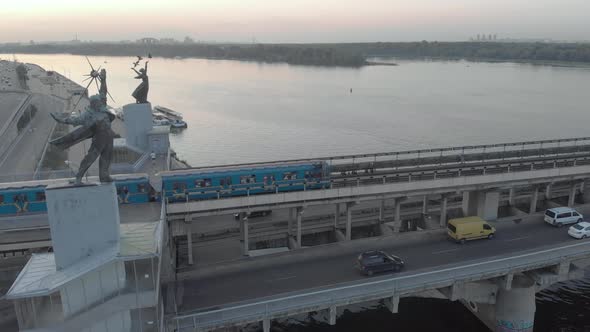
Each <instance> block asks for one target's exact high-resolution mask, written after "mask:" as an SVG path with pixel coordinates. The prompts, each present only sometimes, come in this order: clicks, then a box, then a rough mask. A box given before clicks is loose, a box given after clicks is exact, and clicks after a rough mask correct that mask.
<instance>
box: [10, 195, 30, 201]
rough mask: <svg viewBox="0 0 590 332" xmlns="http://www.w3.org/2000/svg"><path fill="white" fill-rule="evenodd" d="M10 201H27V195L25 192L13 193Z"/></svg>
mask: <svg viewBox="0 0 590 332" xmlns="http://www.w3.org/2000/svg"><path fill="white" fill-rule="evenodd" d="M12 201H13V202H15V203H20V202H28V201H29V199H28V198H27V195H25V194H17V195H14V197H12Z"/></svg>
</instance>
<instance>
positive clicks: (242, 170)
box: [160, 161, 330, 202]
mask: <svg viewBox="0 0 590 332" xmlns="http://www.w3.org/2000/svg"><path fill="white" fill-rule="evenodd" d="M160 175H161V176H162V193H161V197H163V198H164V199H166V200H167V201H168V202H180V201H189V200H203V199H214V198H222V197H234V196H246V195H256V194H265V193H275V192H287V191H298V190H309V189H322V188H328V187H329V186H330V169H329V165H328V163H326V162H325V161H307V162H281V163H263V164H253V165H242V166H218V167H207V168H194V169H184V170H175V171H167V172H161V173H160Z"/></svg>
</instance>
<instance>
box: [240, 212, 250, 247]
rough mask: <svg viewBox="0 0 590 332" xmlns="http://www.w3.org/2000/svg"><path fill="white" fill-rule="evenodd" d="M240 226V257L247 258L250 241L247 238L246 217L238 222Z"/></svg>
mask: <svg viewBox="0 0 590 332" xmlns="http://www.w3.org/2000/svg"><path fill="white" fill-rule="evenodd" d="M240 226H241V227H240V230H241V231H242V255H244V256H248V255H249V254H250V240H249V238H248V237H249V235H248V231H249V226H248V217H244V218H243V219H242V220H241V221H240Z"/></svg>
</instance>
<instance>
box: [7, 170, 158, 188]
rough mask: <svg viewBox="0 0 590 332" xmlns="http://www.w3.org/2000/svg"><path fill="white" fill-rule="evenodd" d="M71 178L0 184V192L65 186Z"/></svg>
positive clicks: (133, 177) (92, 178) (91, 178)
mask: <svg viewBox="0 0 590 332" xmlns="http://www.w3.org/2000/svg"><path fill="white" fill-rule="evenodd" d="M112 178H113V179H114V180H115V181H124V180H137V179H143V178H146V179H147V178H148V175H147V174H145V173H136V174H116V175H112ZM72 179H73V178H60V179H49V180H31V181H20V182H5V183H0V190H8V189H21V188H37V187H47V186H49V185H58V186H59V185H66V184H68V183H70V180H72ZM88 181H91V182H98V176H89V177H88Z"/></svg>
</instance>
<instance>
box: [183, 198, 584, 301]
mask: <svg viewBox="0 0 590 332" xmlns="http://www.w3.org/2000/svg"><path fill="white" fill-rule="evenodd" d="M581 211H582V213H584V212H586V213H588V212H590V208H587V209H583V210H581ZM496 226H497V229H498V232H497V234H496V238H494V239H493V240H478V241H471V242H468V243H467V244H465V245H459V244H456V243H453V242H450V241H448V240H447V239H446V238H445V237H443V236H441V237H440V238H439V239H438V240H435V241H431V242H429V243H415V244H412V245H407V246H403V247H402V246H396V245H391V246H389V247H387V248H383V249H384V250H386V251H389V252H393V253H395V254H397V255H399V256H401V257H402V258H403V259H404V260H405V261H406V269H405V271H404V272H402V273H409V272H415V271H418V270H421V269H428V268H434V267H436V266H441V265H446V264H453V263H461V262H465V261H469V260H474V259H483V258H488V257H493V256H497V255H506V254H511V253H516V252H519V251H524V250H530V249H534V248H537V247H543V246H547V245H560V244H566V243H571V242H574V241H577V240H575V239H572V238H571V237H569V236H568V235H567V227H564V228H561V229H557V228H554V227H551V226H550V225H547V224H545V223H544V222H543V221H542V217H541V215H540V214H537V215H535V216H531V217H528V218H527V220H526V221H524V222H522V223H520V224H518V225H517V224H513V223H510V222H498V223H496ZM354 260H355V255H350V254H345V255H340V256H335V257H330V258H322V257H318V258H312V259H310V260H308V261H306V262H301V263H292V264H288V265H280V266H276V265H275V266H269V267H266V268H258V269H256V270H254V271H244V272H241V273H237V274H230V275H218V276H215V277H211V278H203V279H197V280H187V281H184V282H183V286H184V296H183V305H182V307H181V311H188V310H193V309H198V308H206V307H211V306H221V305H223V304H227V303H232V302H239V301H246V300H250V299H255V298H261V297H267V296H272V295H277V294H280V293H286V292H293V291H298V290H303V289H306V288H316V287H326V286H331V285H335V284H338V283H343V282H349V281H354V280H359V279H364V278H366V277H364V276H361V275H360V274H359V273H358V271H356V270H355V269H354V268H353V263H354ZM377 278H378V277H377Z"/></svg>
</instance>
